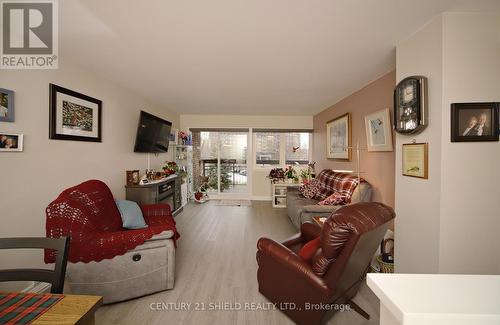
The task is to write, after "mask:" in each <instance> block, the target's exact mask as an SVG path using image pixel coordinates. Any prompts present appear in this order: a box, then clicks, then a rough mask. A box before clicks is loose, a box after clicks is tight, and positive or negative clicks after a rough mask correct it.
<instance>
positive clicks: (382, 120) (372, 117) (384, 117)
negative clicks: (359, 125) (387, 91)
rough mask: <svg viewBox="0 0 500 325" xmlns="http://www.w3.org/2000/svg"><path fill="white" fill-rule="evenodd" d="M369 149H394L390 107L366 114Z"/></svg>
mask: <svg viewBox="0 0 500 325" xmlns="http://www.w3.org/2000/svg"><path fill="white" fill-rule="evenodd" d="M365 129H366V143H367V147H368V151H392V130H391V117H390V113H389V109H388V108H386V109H383V110H380V111H377V112H374V113H372V114H369V115H367V116H365Z"/></svg>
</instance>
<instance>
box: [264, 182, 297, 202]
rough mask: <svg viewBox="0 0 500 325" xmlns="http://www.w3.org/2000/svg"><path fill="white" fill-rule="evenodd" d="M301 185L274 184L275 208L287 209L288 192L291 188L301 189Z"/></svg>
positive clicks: (272, 189)
mask: <svg viewBox="0 0 500 325" xmlns="http://www.w3.org/2000/svg"><path fill="white" fill-rule="evenodd" d="M300 185H302V184H300V183H273V184H272V188H271V191H272V193H271V194H272V196H273V208H286V192H287V191H288V188H289V187H299V186H300Z"/></svg>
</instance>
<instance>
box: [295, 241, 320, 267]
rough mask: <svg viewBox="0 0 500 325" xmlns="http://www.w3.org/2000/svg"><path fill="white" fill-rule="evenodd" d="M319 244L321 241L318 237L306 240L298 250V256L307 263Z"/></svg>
mask: <svg viewBox="0 0 500 325" xmlns="http://www.w3.org/2000/svg"><path fill="white" fill-rule="evenodd" d="M320 246H321V241H320V239H319V237H318V238H316V239H313V240H311V241H308V242H307V243H306V244H305V245H304V246H302V248H301V249H300V250H299V256H300V257H301V258H302V259H303V260H304V261H306V262H307V263H309V264H310V263H311V261H312V259H313V257H314V254H316V251H317V250H318V248H320Z"/></svg>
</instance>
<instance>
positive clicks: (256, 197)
mask: <svg viewBox="0 0 500 325" xmlns="http://www.w3.org/2000/svg"><path fill="white" fill-rule="evenodd" d="M272 200H273V198H272V197H270V196H265V195H253V196H252V201H272Z"/></svg>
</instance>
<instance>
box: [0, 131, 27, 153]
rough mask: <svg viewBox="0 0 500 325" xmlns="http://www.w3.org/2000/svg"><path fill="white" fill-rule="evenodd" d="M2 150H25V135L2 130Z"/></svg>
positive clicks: (0, 147) (0, 137) (0, 144)
mask: <svg viewBox="0 0 500 325" xmlns="http://www.w3.org/2000/svg"><path fill="white" fill-rule="evenodd" d="M0 151H11V152H15V151H17V152H19V151H23V135H22V134H13V133H2V132H0Z"/></svg>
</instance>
